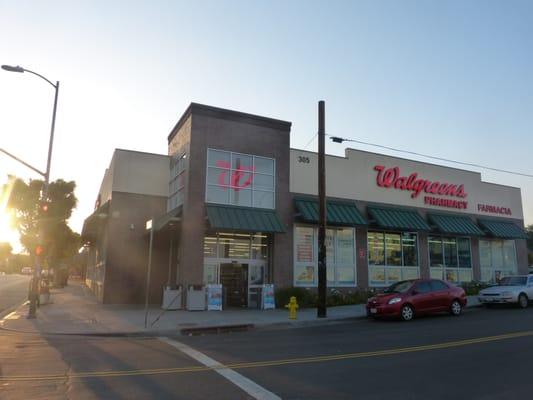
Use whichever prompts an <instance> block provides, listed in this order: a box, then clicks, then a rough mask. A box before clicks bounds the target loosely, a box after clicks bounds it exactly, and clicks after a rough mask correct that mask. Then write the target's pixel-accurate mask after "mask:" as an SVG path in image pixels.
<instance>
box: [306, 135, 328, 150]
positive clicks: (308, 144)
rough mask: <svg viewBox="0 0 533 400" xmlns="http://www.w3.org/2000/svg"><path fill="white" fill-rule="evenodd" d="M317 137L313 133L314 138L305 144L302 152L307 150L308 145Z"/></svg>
mask: <svg viewBox="0 0 533 400" xmlns="http://www.w3.org/2000/svg"><path fill="white" fill-rule="evenodd" d="M317 136H318V133H315V136H313V137H312V138H311V140H310V141H309V142H307V144H306V145H305V146H304V150H307V148H308V147H309V145H310V144H311V143H313V140H315V139H316V137H317ZM326 136H327V135H326Z"/></svg>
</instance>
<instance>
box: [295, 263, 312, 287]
mask: <svg viewBox="0 0 533 400" xmlns="http://www.w3.org/2000/svg"><path fill="white" fill-rule="evenodd" d="M295 274H296V283H297V284H313V283H314V282H315V267H314V266H313V265H305V266H303V265H296V266H295Z"/></svg>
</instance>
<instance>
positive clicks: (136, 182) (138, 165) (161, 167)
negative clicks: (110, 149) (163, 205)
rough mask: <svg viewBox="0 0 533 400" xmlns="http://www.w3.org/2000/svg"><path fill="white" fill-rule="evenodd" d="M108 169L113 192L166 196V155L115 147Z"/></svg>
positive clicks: (167, 162)
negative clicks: (110, 172)
mask: <svg viewBox="0 0 533 400" xmlns="http://www.w3.org/2000/svg"><path fill="white" fill-rule="evenodd" d="M109 169H110V170H111V171H112V178H111V180H112V191H113V192H123V193H134V194H144V195H152V196H164V197H168V181H169V173H170V172H169V157H168V156H166V155H162V154H151V153H142V152H137V151H128V150H121V149H117V150H115V153H114V155H113V160H112V161H111V166H110V168H109ZM104 179H105V178H104Z"/></svg>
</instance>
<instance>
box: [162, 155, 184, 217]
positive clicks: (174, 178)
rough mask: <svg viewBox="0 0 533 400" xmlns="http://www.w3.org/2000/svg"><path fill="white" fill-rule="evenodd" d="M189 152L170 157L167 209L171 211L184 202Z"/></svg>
mask: <svg viewBox="0 0 533 400" xmlns="http://www.w3.org/2000/svg"><path fill="white" fill-rule="evenodd" d="M186 164H187V154H186V153H183V154H182V155H181V156H177V155H175V156H172V157H171V159H170V180H169V183H168V189H169V190H168V201H167V211H171V210H173V209H175V208H176V207H178V206H180V205H182V204H183V199H184V192H185V170H186V168H187V166H186Z"/></svg>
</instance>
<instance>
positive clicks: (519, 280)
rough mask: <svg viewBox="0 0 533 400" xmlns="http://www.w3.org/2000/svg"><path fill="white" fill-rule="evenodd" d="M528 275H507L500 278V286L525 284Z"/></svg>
mask: <svg viewBox="0 0 533 400" xmlns="http://www.w3.org/2000/svg"><path fill="white" fill-rule="evenodd" d="M526 282H527V277H525V276H506V277H505V278H502V279H500V282H499V285H500V286H525V284H526Z"/></svg>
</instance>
